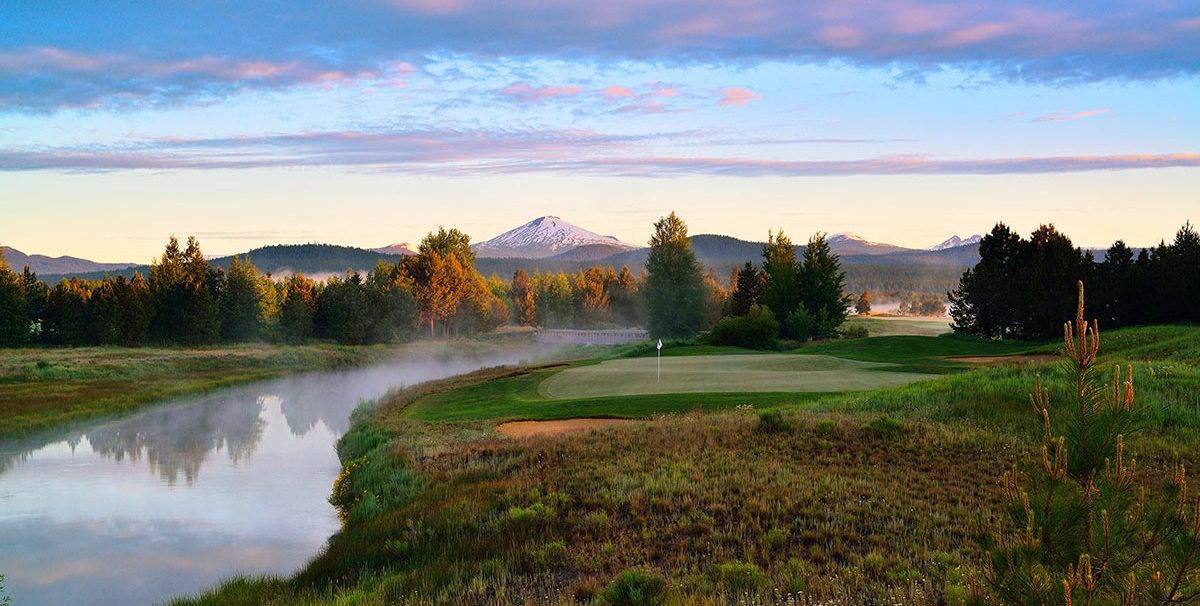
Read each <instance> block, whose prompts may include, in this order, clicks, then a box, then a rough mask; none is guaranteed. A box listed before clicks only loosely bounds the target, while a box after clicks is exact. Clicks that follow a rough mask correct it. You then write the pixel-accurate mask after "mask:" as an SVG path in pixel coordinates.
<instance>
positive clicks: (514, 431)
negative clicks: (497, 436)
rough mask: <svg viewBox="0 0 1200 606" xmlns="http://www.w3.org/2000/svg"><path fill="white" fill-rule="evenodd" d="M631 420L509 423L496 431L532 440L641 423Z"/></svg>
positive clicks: (501, 425) (512, 436)
mask: <svg viewBox="0 0 1200 606" xmlns="http://www.w3.org/2000/svg"><path fill="white" fill-rule="evenodd" d="M640 422H641V421H632V420H629V419H591V418H584V419H563V420H561V421H509V422H508V423H501V424H500V425H497V426H496V431H498V432H500V433H502V434H504V435H506V436H508V437H510V438H530V437H533V436H557V435H562V434H565V433H575V432H582V431H588V430H591V429H599V428H602V427H612V426H615V425H629V424H632V423H640Z"/></svg>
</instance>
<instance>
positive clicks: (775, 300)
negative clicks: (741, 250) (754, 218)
mask: <svg viewBox="0 0 1200 606" xmlns="http://www.w3.org/2000/svg"><path fill="white" fill-rule="evenodd" d="M762 254H763V274H764V279H765V281H766V283H765V284H764V286H763V296H762V300H763V304H764V305H766V306H767V308H768V309H770V310H771V313H773V314H775V319H776V320H778V321H779V325H780V327H781V328H783V331H784V333H785V334H784V336H787V337H791V338H798V339H804V338H807V337H808V335H807V334H790V333H791V331H790V330H789V329H788V325H789V322H788V316H790V315H792V314H793V312H795V311H796V310H797V308H798V307H799V306H800V303H801V302H802V301H803V299H802V298H801V292H800V289H801V283H800V269H801V268H800V262H799V261H797V260H796V247H795V246H794V245H793V244H792V241H791V239H790V238H788V237H787V236H785V235H784V234H783V230H782V229H780V230H779V232H778V233H775V234H772V233H770V232H767V244H766V246H764V247H763V252H762Z"/></svg>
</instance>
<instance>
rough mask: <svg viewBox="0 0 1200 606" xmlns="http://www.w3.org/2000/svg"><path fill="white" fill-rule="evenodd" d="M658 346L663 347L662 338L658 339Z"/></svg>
mask: <svg viewBox="0 0 1200 606" xmlns="http://www.w3.org/2000/svg"><path fill="white" fill-rule="evenodd" d="M658 348H659V349H662V339H659V340H658Z"/></svg>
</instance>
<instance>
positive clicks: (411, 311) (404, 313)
mask: <svg viewBox="0 0 1200 606" xmlns="http://www.w3.org/2000/svg"><path fill="white" fill-rule="evenodd" d="M366 289H367V298H368V301H369V305H370V313H371V326H370V334H369V340H370V341H371V342H374V343H396V342H400V341H408V340H410V339H412V337H413V335H414V334H415V333H416V331H417V323H418V322H419V320H420V312H419V308H418V305H417V299H416V297H415V296H414V295H413V287H412V282H411V280H409V278H408V276H406V275H404V274H403V273H402V272H401V270H400V268H399V266H395V265H389V264H388V263H387V262H386V261H382V260H380V261H378V262H377V263H376V264H375V270H374V271H372V272H371V273H370V275H368V276H367V283H366Z"/></svg>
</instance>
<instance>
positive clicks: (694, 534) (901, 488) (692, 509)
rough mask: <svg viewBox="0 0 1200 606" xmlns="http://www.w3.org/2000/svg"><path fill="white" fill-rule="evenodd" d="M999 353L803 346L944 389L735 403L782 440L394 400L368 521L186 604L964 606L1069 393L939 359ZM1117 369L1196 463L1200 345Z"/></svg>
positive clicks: (624, 403)
mask: <svg viewBox="0 0 1200 606" xmlns="http://www.w3.org/2000/svg"><path fill="white" fill-rule="evenodd" d="M985 345H987V344H979V343H969V342H967V343H963V342H955V341H954V340H911V339H870V340H866V341H859V342H838V343H830V344H820V345H813V346H810V347H809V348H807V349H806V350H805V351H812V352H814V353H815V352H820V353H824V354H829V355H835V353H836V354H841V355H845V356H846V357H853V358H855V359H879V358H892V359H894V357H900V358H902V359H903V360H907V361H908V363H911V364H913V365H929V366H932V367H936V368H938V369H940V370H941V371H943V372H945V373H946V376H944V377H942V378H940V379H937V380H933V381H927V382H922V383H917V384H913V385H909V386H906V387H901V388H897V389H889V390H880V391H872V392H859V393H853V394H835V395H821V396H812V395H808V396H805V397H797V396H795V395H787V394H770V395H765V396H764V395H753V396H749V397H746V398H743V400H749V401H753V403H754V404H755V406H756V407H758V408H760V409H761V408H763V407H764V405H765V406H770V407H774V408H776V409H780V410H782V411H784V413H785V414H784V419H785V423H784V425H785V426H784V427H782V428H779V429H777V430H775V431H768V430H767V429H769V428H768V426H766V425H763V424H762V423H761V422H760V421H759V420H758V419H757V417H756V416H755V415H754V414H753V413H752V412H747V411H744V410H738V411H721V412H717V413H715V414H691V415H675V416H672V417H667V418H660V419H658V420H657V421H656V422H654V423H651V424H648V425H645V426H640V427H631V428H621V429H611V430H605V431H603V432H597V433H590V434H586V435H575V436H567V437H560V438H537V439H532V440H528V441H510V440H502V439H500V438H498V437H497V436H496V435H495V434H494V433H491V432H490V431H489V428H490V426H491V424H493V423H494V422H495V419H499V418H509V417H513V416H520V417H523V418H531V417H532V418H538V416H539V415H541V416H544V417H552V416H554V412H553V406H551V405H548V404H539V405H530V403H529V402H527V401H523V400H522V398H525V397H528V396H529V395H530V393H536V385H537V384H538V382H540V380H541V378H543V377H545V376H547V375H549V374H551V373H553V372H557V369H541V370H535V371H533V372H527V373H526V372H513V371H492V372H491V374H488V373H481V374H479V375H477V376H475V377H473V378H458V379H454V380H449V381H446V382H442V383H440V384H435V385H426V386H422V387H420V388H417V389H414V390H409V391H407V392H401V393H398V394H395V395H394V396H393V397H392V398H391V399H390V400H389V401H387V402H384V403H383V404H382V405H381V406H380V408H379V410H378V411H377V412H375V413H369V414H368V415H366V416H364V417H363V418H362V419H360V422H359V423H357V424H356V425H355V429H354V430H352V432H351V434H348V436H347V439H346V440H344V441H343V445H342V446H343V448H342V449H341V451H340V454H341V455H342V457H343V460H344V461H350V460H359V461H361V462H363V463H362V470H363V471H362V472H356V473H352V474H351V477H353V478H354V479H355V484H356V489H357V490H359V491H360V493H361V494H363V495H366V497H365V498H364V499H363V502H367V501H369V503H368V504H369V505H371V507H360V508H359V509H357V510H356V512H358V514H360V515H352V517H351V523H350V525H349V526H348V527H347V528H346V529H345V530H344V531H343V532H342V533H340V534H339V535H337V536H335V537H333V539H331V541H330V544H329V547H328V549H327V550H326V552H325V553H323V554H322V555H321V556H319V557H318V558H317V559H315V560H314V561H313V562H312V563H311V564H310V565H309V566H308V567H307V568H306V569H305V570H304V571H302V573H301V574H300V575H298V576H297V577H295V578H294V579H291V580H279V579H268V580H257V581H256V580H244V579H243V580H236V581H233V582H231V583H229V584H227V585H226V586H224V587H222V588H219V589H217V590H215V592H214V593H211V594H207V595H206V596H203V597H201V598H199V599H197V600H195V601H194V603H212V604H217V603H237V601H238V599H242V600H244V603H278V604H286V603H294V602H309V603H320V604H387V603H422V604H424V603H439V604H494V603H508V604H520V603H527V602H529V601H530V600H535V601H538V602H539V603H563V604H565V603H588V602H589V601H590V600H592V599H593V598H594V597H595V596H596V595H597V592H598V591H599V590H600V588H601V587H603V586H604V585H605V584H607V583H608V582H609V580H610V579H612V578H613V577H614V575H616V574H617V573H618V572H619V571H621V570H627V569H631V568H642V569H647V570H651V571H653V572H655V573H658V574H662V575H664V576H666V577H667V578H669V579H670V581H671V589H670V590H669V595H668V603H669V604H719V603H730V602H733V601H735V599H737V598H738V596H739V595H740V596H743V597H745V596H746V594H749V596H750V598H751V599H750V601H751V602H752V603H755V602H757V603H787V596H788V595H789V594H791V595H792V596H793V597H794V596H795V595H796V592H798V591H803V592H804V596H805V597H806V598H807V599H816V600H819V601H821V603H829V604H833V603H842V604H885V603H886V604H892V603H906V604H944V603H955V599H956V598H957V597H959V596H961V594H962V591H963V586H964V582H965V581H964V578H963V577H964V574H965V573H966V568H964V567H967V566H969V565H970V564H971V562H973V558H974V557H975V555H976V547H975V546H974V545H975V543H974V541H973V537H974V536H975V533H976V532H977V531H978V528H979V527H980V526H979V524H980V523H981V522H983V521H986V520H988V519H990V518H991V517H992V515H993V514H992V511H993V508H994V506H995V504H996V502H997V494H996V490H997V482H996V476H997V474H999V473H1000V472H1001V471H1003V470H1004V469H1005V468H1006V466H1007V465H1008V463H1010V462H1015V461H1020V460H1027V459H1028V457H1029V456H1030V455H1031V452H1029V450H1030V447H1029V444H1030V442H1029V441H1028V440H1027V439H1026V437H1027V436H1029V435H1031V434H1032V433H1033V430H1034V429H1036V423H1032V422H1030V419H1029V418H1028V415H1029V412H1028V405H1027V404H1026V400H1025V394H1026V393H1027V392H1028V391H1029V389H1030V387H1031V384H1032V375H1033V374H1034V372H1035V371H1037V372H1042V373H1045V375H1046V376H1047V378H1048V379H1049V380H1050V381H1051V383H1052V384H1053V382H1054V381H1055V380H1056V378H1055V377H1056V375H1055V370H1054V365H1053V364H1043V365H1039V366H1037V367H1033V368H1031V367H1028V366H1025V367H1021V366H990V367H984V368H979V367H975V368H973V369H971V370H969V371H966V372H962V371H961V370H962V369H961V368H958V367H957V366H956V365H945V364H942V363H939V362H937V360H936V357H937V356H938V355H995V352H990V351H980V349H982V348H983V347H984V346H985ZM993 345H994V344H993ZM996 346H997V347H1009V346H999V345H996ZM968 349H969V350H971V351H964V350H968ZM1025 349H1028V347H1025V346H1013V347H1012V350H1013V351H1022V350H1025ZM1102 351H1103V352H1105V354H1106V360H1108V361H1116V360H1130V361H1132V362H1133V363H1134V366H1135V374H1136V376H1137V377H1138V383H1137V385H1138V393H1139V397H1140V398H1143V400H1144V401H1145V402H1147V403H1149V404H1150V405H1151V407H1152V410H1153V411H1154V412H1153V418H1154V426H1153V427H1152V428H1151V431H1150V432H1149V433H1148V435H1146V436H1144V437H1142V438H1141V439H1139V440H1137V441H1135V442H1133V443H1131V445H1130V447H1131V448H1133V449H1135V450H1137V451H1138V453H1139V459H1142V460H1143V461H1145V464H1146V465H1147V467H1151V466H1161V465H1163V464H1165V463H1166V462H1167V461H1168V460H1169V459H1170V458H1171V457H1172V456H1180V457H1182V458H1183V460H1184V461H1185V462H1186V463H1191V464H1194V463H1195V462H1196V460H1197V459H1200V441H1197V440H1196V436H1197V435H1198V431H1197V430H1198V429H1200V402H1198V401H1197V399H1196V398H1197V396H1196V395H1195V394H1197V393H1200V328H1197V327H1150V328H1144V329H1134V330H1127V331H1113V332H1111V333H1106V334H1105V339H1104V343H1103V346H1102ZM530 390H534V391H533V392H531V391H530ZM716 401H719V399H717V400H714V399H712V398H709V397H707V396H704V397H698V396H687V397H685V398H679V399H672V398H661V397H653V398H650V399H639V398H622V399H612V400H607V401H605V400H600V401H596V402H593V403H592V407H593V411H592V412H596V413H608V414H616V415H619V416H649V415H650V414H652V412H662V411H670V410H689V409H693V408H696V407H697V406H696V404H697V402H701V403H708V402H716ZM723 404H724V405H727V406H732V405H733V404H734V400H733V399H732V398H731V399H730V400H729V401H727V402H723ZM717 407H720V404H718V405H714V406H707V407H706V408H717ZM530 411H534V412H533V413H532V414H530ZM360 504H361V503H360ZM181 603H193V602H191V601H188V602H181Z"/></svg>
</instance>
